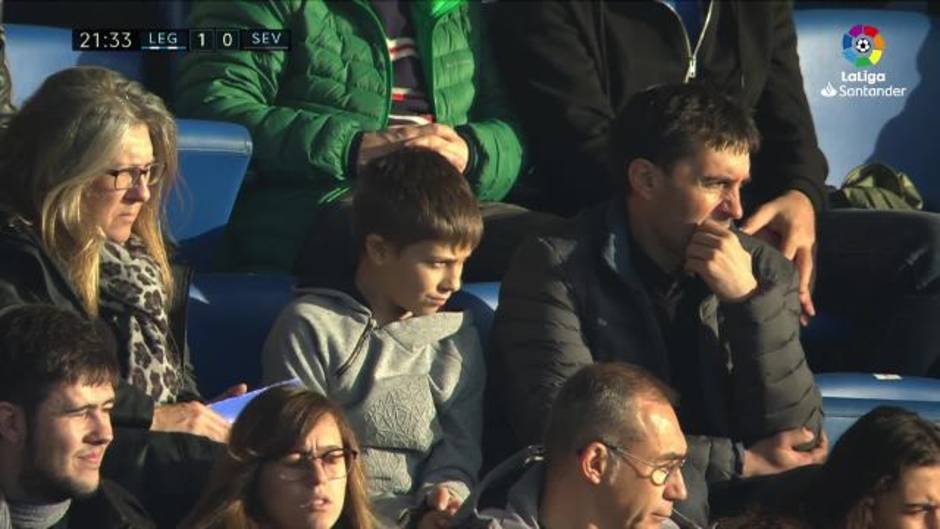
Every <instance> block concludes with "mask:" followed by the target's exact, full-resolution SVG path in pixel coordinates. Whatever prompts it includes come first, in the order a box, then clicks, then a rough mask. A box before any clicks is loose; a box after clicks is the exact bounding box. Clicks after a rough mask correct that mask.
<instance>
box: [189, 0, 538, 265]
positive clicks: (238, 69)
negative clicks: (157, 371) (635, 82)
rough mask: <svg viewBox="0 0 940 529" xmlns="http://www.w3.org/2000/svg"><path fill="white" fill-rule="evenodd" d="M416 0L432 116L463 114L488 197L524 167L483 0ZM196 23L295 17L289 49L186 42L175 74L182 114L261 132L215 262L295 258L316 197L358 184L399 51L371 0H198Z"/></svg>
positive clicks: (496, 196) (448, 120)
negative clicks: (360, 138) (354, 158)
mask: <svg viewBox="0 0 940 529" xmlns="http://www.w3.org/2000/svg"><path fill="white" fill-rule="evenodd" d="M412 5H413V8H412V17H411V18H412V22H413V26H414V28H415V33H416V35H415V40H416V44H417V47H418V51H419V54H420V56H421V63H422V67H423V68H424V70H425V72H424V74H425V80H426V83H427V84H428V92H429V94H430V95H431V99H432V105H433V109H434V113H435V116H436V120H437V121H438V122H439V123H443V124H446V125H451V126H458V125H466V129H465V130H464V131H463V132H465V133H469V135H471V136H472V138H473V139H475V140H476V149H475V150H474V154H475V156H476V159H475V161H474V164H473V167H474V170H473V171H472V174H469V175H467V177H468V179H469V181H470V182H471V184H472V186H473V188H474V190H475V191H476V194H477V196H478V197H479V198H480V199H481V200H500V199H502V198H503V197H504V196H505V195H506V194H507V193H508V192H509V190H510V188H511V187H512V185H513V184H514V183H515V180H516V176H517V174H518V173H519V169H520V166H521V165H522V145H521V142H520V137H519V134H518V132H517V128H516V125H515V124H514V123H511V122H510V121H508V120H507V119H505V117H506V116H507V112H506V111H505V110H504V109H505V106H504V104H503V100H502V95H501V90H500V88H499V84H498V81H497V79H496V78H495V76H494V74H493V73H492V70H493V69H492V61H491V60H490V59H489V58H488V57H489V56H488V53H489V51H488V50H487V45H486V42H487V40H486V39H487V37H486V35H485V34H484V29H485V28H484V27H483V21H482V18H481V13H480V6H479V4H478V3H477V2H464V1H459V0H431V1H427V0H425V1H418V2H414V3H413V4H412ZM190 26H191V27H212V28H268V29H281V28H286V29H290V30H291V33H292V34H291V41H292V48H291V51H289V52H283V51H278V52H248V51H241V52H222V51H216V52H212V53H196V52H193V53H190V54H187V56H186V57H185V59H184V60H183V61H182V65H181V67H180V71H179V76H178V82H177V83H178V84H177V106H178V111H179V113H180V115H182V116H186V117H196V118H204V119H217V120H226V121H234V122H237V123H241V124H243V125H245V126H246V127H247V128H248V129H249V130H250V131H251V135H252V139H253V141H254V159H253V167H254V169H255V170H256V172H257V178H256V179H255V180H254V181H249V182H246V184H245V185H244V186H243V187H242V190H241V192H240V194H239V197H238V201H237V203H236V205H235V211H234V212H233V214H232V219H231V221H230V223H229V232H228V234H227V235H228V236H227V241H226V248H225V250H224V254H223V257H222V259H220V264H222V267H223V268H226V269H232V270H290V269H291V267H292V266H293V264H294V260H295V259H296V256H297V254H298V252H299V251H300V248H301V246H302V244H303V241H304V239H305V237H306V236H307V234H308V232H309V231H310V229H311V226H312V221H313V216H314V212H315V210H316V208H317V207H318V206H319V205H322V204H325V203H328V202H332V201H334V200H336V199H337V198H338V197H340V196H341V195H343V194H344V193H345V192H346V191H347V190H348V189H349V187H350V183H351V182H350V176H349V172H348V170H347V168H348V166H349V160H350V147H351V144H352V143H353V140H354V138H355V137H356V135H357V133H359V132H361V131H374V130H381V129H384V128H385V127H386V126H387V125H388V114H389V110H390V108H391V97H390V94H391V88H392V65H391V61H390V58H389V54H388V50H387V48H386V44H385V33H384V30H383V27H382V24H381V21H380V20H379V18H378V16H377V15H376V14H375V12H374V11H373V9H372V8H371V6H370V5H369V3H368V2H367V1H365V0H356V1H352V2H325V1H323V0H306V1H304V0H286V1H285V0H279V1H267V2H259V1H239V2H234V1H233V2H212V1H207V2H196V3H194V5H193V8H192V13H191V18H190ZM471 147H472V146H471ZM196 176H198V175H196ZM190 177H193V175H190Z"/></svg>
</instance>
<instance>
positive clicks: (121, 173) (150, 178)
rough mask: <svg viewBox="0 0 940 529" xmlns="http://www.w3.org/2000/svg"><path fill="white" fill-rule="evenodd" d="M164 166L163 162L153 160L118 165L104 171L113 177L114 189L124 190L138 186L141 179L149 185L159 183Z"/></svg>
mask: <svg viewBox="0 0 940 529" xmlns="http://www.w3.org/2000/svg"><path fill="white" fill-rule="evenodd" d="M165 168H166V164H165V163H163V162H153V163H150V164H147V165H129V166H127V167H118V168H117V169H111V170H109V171H106V172H105V173H106V174H107V175H109V176H111V177H113V178H114V190H115V191H126V190H128V189H132V188H135V187H137V186H139V185H140V182H141V181H144V182H145V183H146V185H147V186H149V187H153V186H156V185H159V184H160V181H161V180H162V179H163V170H164V169H165Z"/></svg>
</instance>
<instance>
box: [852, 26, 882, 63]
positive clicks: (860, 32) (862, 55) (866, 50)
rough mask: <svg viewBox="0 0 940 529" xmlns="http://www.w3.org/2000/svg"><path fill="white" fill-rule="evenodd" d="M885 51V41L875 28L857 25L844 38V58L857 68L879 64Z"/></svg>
mask: <svg viewBox="0 0 940 529" xmlns="http://www.w3.org/2000/svg"><path fill="white" fill-rule="evenodd" d="M884 49H885V39H884V37H882V36H881V33H879V32H878V28H876V27H875V26H864V25H862V24H857V25H855V26H852V29H850V30H849V31H848V33H846V34H845V35H843V36H842V56H843V57H845V59H846V60H847V61H849V62H850V63H852V64H854V65H855V67H856V68H864V67H866V66H873V65H875V64H878V61H880V60H881V55H882V54H883V53H884Z"/></svg>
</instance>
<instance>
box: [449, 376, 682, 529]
mask: <svg viewBox="0 0 940 529" xmlns="http://www.w3.org/2000/svg"><path fill="white" fill-rule="evenodd" d="M675 402H676V395H675V392H674V391H672V390H671V389H670V388H669V387H667V386H666V385H665V384H663V383H662V382H660V381H659V380H658V379H656V378H655V377H653V376H652V375H650V374H649V373H648V372H646V371H644V370H643V369H640V368H638V367H635V366H631V365H629V364H618V363H609V364H594V365H591V366H588V367H585V368H583V369H581V370H580V371H579V372H578V373H577V374H575V375H574V376H572V377H571V378H570V379H569V380H568V381H567V382H566V383H565V385H564V386H563V387H562V389H561V391H560V392H559V394H558V399H557V400H556V401H555V405H554V406H553V407H552V412H551V418H550V420H549V422H548V429H547V430H546V433H545V436H544V442H545V445H544V449H541V447H530V448H529V449H527V450H525V451H523V452H522V453H520V454H519V455H517V456H515V457H513V458H512V459H510V460H508V461H507V462H506V463H504V464H503V465H500V467H499V468H497V469H494V471H493V472H492V473H491V474H490V475H489V476H487V477H486V479H484V481H483V482H482V483H481V485H480V487H479V489H480V490H478V491H477V492H476V493H475V495H474V496H472V497H471V498H470V499H468V500H467V504H468V505H471V506H472V507H466V508H465V509H464V510H463V511H462V512H460V513H458V514H457V516H458V523H457V524H456V527H461V528H464V529H471V528H475V527H488V528H489V529H539V528H551V529H589V528H590V529H640V528H659V527H667V528H672V527H676V523H675V522H674V521H673V519H677V520H680V521H681V522H682V523H683V524H684V525H688V524H687V523H686V517H685V516H684V515H683V514H681V513H679V512H678V510H676V509H675V508H674V504H675V503H676V502H678V501H681V500H683V499H685V498H686V495H687V491H686V484H685V479H684V477H683V472H685V471H688V472H696V471H697V470H696V469H695V468H690V467H691V465H689V467H684V466H683V464H684V463H685V461H686V457H687V452H688V446H687V444H686V439H685V436H684V435H683V434H682V429H681V428H680V427H679V420H678V419H677V417H676V414H675V411H673V405H674V403H675ZM524 460H528V462H529V466H528V468H527V469H526V471H525V473H524V474H522V476H521V478H520V479H519V480H518V481H516V482H515V484H513V485H512V487H511V488H510V489H509V493H508V496H507V498H506V503H505V505H504V506H503V507H502V508H498V509H483V507H484V506H483V505H481V503H480V502H479V501H477V500H478V499H479V498H480V497H481V496H482V495H484V494H486V493H487V491H486V490H485V489H486V488H487V487H489V486H495V485H496V484H497V483H500V482H501V481H504V480H505V478H506V477H507V475H508V474H510V473H512V472H514V471H517V469H518V468H519V466H520V465H522V464H523V462H524ZM533 461H534V462H535V463H534V464H532V462H533ZM691 526H692V527H694V525H691Z"/></svg>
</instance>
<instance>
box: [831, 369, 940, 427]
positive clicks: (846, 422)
mask: <svg viewBox="0 0 940 529" xmlns="http://www.w3.org/2000/svg"><path fill="white" fill-rule="evenodd" d="M816 384H817V385H818V386H819V390H820V392H821V393H822V396H823V410H824V411H825V413H826V417H825V422H824V426H825V429H826V434H827V435H828V436H829V441H830V443H834V442H835V441H836V440H837V439H838V438H839V436H841V435H842V434H843V433H844V432H845V430H846V429H847V428H848V427H849V426H851V425H852V423H853V422H855V420H856V419H858V418H859V417H861V416H862V415H864V414H866V413H868V412H869V411H870V410H871V409H872V408H875V407H877V406H881V405H891V406H899V407H901V408H906V409H909V410H911V411H915V412H917V413H919V414H921V415H922V416H923V417H924V418H926V419H929V420H931V421H934V422H938V423H940V380H936V379H932V378H920V377H900V376H896V375H878V374H871V373H825V374H819V375H816Z"/></svg>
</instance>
